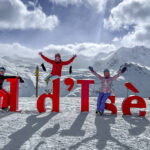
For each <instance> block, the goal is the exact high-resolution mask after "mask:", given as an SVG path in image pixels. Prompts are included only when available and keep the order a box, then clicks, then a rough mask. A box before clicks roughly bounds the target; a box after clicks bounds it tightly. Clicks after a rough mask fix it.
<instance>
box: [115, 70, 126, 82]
mask: <svg viewBox="0 0 150 150" xmlns="http://www.w3.org/2000/svg"><path fill="white" fill-rule="evenodd" d="M126 70H127V67H123V68H122V69H121V71H120V72H119V73H118V74H117V75H115V76H113V79H114V80H116V79H117V78H118V77H119V76H121V75H122V74H123V73H124V72H125V71H126Z"/></svg>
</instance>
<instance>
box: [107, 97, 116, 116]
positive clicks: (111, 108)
mask: <svg viewBox="0 0 150 150" xmlns="http://www.w3.org/2000/svg"><path fill="white" fill-rule="evenodd" d="M109 99H110V101H111V103H105V104H106V106H105V109H107V110H110V111H111V112H112V114H115V115H116V114H117V107H116V106H115V105H114V104H115V96H109Z"/></svg>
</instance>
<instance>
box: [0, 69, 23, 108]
mask: <svg viewBox="0 0 150 150" xmlns="http://www.w3.org/2000/svg"><path fill="white" fill-rule="evenodd" d="M5 72H6V69H5V68H4V67H0V90H1V91H2V92H3V93H4V94H6V95H9V93H8V92H7V91H6V90H4V89H3V83H4V80H5V79H8V78H18V79H20V82H22V83H23V82H24V81H23V79H22V78H21V77H19V76H5V75H4V74H5ZM8 106H9V100H8V101H6V100H3V101H2V109H3V110H7V109H8Z"/></svg>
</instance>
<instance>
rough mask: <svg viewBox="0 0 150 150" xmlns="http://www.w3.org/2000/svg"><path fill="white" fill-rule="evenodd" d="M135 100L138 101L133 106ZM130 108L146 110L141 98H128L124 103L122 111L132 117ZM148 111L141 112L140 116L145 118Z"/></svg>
mask: <svg viewBox="0 0 150 150" xmlns="http://www.w3.org/2000/svg"><path fill="white" fill-rule="evenodd" d="M133 100H137V103H136V104H132V101H133ZM130 108H146V103H145V101H144V99H143V98H142V97H140V96H131V97H127V98H126V99H125V100H124V102H123V103H122V111H123V114H124V115H131V112H130ZM145 115H146V111H140V113H139V116H145Z"/></svg>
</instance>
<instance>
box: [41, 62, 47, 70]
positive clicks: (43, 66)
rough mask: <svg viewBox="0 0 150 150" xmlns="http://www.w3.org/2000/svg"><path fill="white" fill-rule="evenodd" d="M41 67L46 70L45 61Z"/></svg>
mask: <svg viewBox="0 0 150 150" xmlns="http://www.w3.org/2000/svg"><path fill="white" fill-rule="evenodd" d="M41 67H42V69H43V70H44V71H46V68H45V65H44V63H42V64H41Z"/></svg>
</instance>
